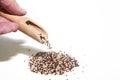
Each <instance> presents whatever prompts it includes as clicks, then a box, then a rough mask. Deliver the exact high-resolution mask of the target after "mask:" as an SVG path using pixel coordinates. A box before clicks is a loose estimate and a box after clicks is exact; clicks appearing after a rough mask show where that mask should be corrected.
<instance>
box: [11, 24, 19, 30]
mask: <svg viewBox="0 0 120 80" xmlns="http://www.w3.org/2000/svg"><path fill="white" fill-rule="evenodd" d="M11 25H12V31H13V32H16V31H17V30H18V28H19V25H18V24H16V23H14V22H13V23H12V24H11Z"/></svg>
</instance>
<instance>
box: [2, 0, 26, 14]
mask: <svg viewBox="0 0 120 80" xmlns="http://www.w3.org/2000/svg"><path fill="white" fill-rule="evenodd" d="M0 5H1V6H2V7H3V8H4V9H5V10H6V11H7V12H9V13H11V14H15V15H25V14H26V11H25V10H24V9H22V8H20V6H19V5H18V4H17V2H16V1H15V0H0Z"/></svg>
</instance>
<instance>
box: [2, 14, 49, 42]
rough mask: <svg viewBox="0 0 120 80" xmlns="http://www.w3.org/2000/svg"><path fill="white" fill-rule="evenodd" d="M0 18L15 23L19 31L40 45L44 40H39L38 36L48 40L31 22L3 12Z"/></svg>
mask: <svg viewBox="0 0 120 80" xmlns="http://www.w3.org/2000/svg"><path fill="white" fill-rule="evenodd" d="M0 16H2V17H5V18H7V19H8V20H10V21H13V22H16V23H17V24H19V30H20V31H22V32H23V33H25V34H26V35H28V36H30V37H31V38H33V39H35V40H37V41H39V42H40V43H44V40H42V39H41V38H40V35H42V36H43V37H45V39H47V38H48V34H47V32H46V31H45V30H44V29H43V28H42V27H41V26H40V25H38V24H37V23H35V22H34V21H33V20H31V19H30V18H27V17H23V16H16V15H11V14H7V13H4V12H0Z"/></svg>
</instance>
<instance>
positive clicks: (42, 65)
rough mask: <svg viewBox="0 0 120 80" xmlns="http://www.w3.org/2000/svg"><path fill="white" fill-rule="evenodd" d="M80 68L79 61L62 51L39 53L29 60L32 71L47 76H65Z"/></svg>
mask: <svg viewBox="0 0 120 80" xmlns="http://www.w3.org/2000/svg"><path fill="white" fill-rule="evenodd" d="M78 66H79V64H78V61H77V60H76V59H75V58H74V57H71V56H70V55H68V54H65V53H63V52H61V51H59V52H55V51H48V52H38V53H37V54H36V55H32V56H31V57H30V58H29V68H30V70H31V71H32V72H35V73H40V74H45V75H48V74H54V75H63V74H64V73H65V72H70V71H72V70H73V68H74V67H78Z"/></svg>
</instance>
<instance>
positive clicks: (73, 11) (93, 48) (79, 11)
mask: <svg viewBox="0 0 120 80" xmlns="http://www.w3.org/2000/svg"><path fill="white" fill-rule="evenodd" d="M17 1H18V3H19V4H20V6H21V7H23V8H24V9H26V10H27V15H26V16H27V17H30V18H32V19H33V20H35V21H36V22H37V23H39V24H40V25H41V26H43V27H44V28H45V29H46V30H47V32H48V35H49V36H48V37H49V40H50V42H51V44H52V46H53V48H54V49H55V50H56V49H57V50H62V51H65V52H67V53H68V54H70V55H71V56H73V57H75V58H76V59H77V60H78V61H79V64H80V67H79V68H76V70H75V71H74V72H71V73H70V74H68V77H65V76H44V75H38V74H34V73H32V72H30V71H29V69H28V66H27V59H28V56H29V55H31V54H34V53H36V52H37V51H39V50H43V49H44V48H45V46H44V45H41V44H40V43H38V42H36V41H34V40H32V39H31V38H29V37H28V36H26V35H24V34H23V33H21V32H19V31H17V32H16V33H10V34H6V35H2V36H0V79H1V80H2V79H3V80H48V79H49V78H51V79H52V80H57V79H59V80H66V78H68V80H120V2H119V0H17ZM29 50H30V51H29ZM24 61H26V62H24Z"/></svg>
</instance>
